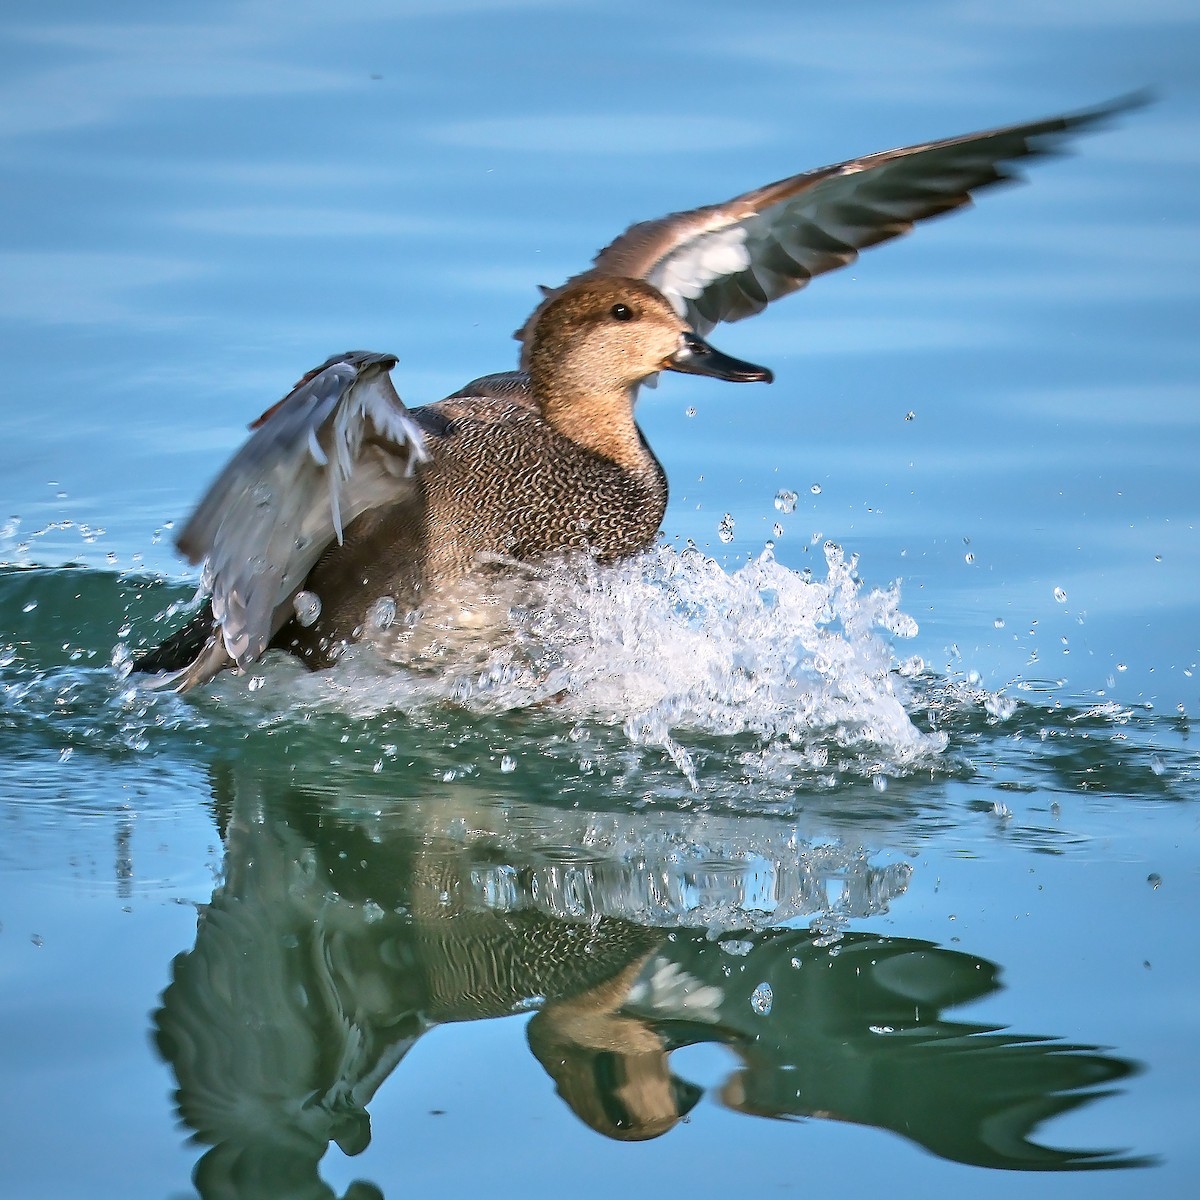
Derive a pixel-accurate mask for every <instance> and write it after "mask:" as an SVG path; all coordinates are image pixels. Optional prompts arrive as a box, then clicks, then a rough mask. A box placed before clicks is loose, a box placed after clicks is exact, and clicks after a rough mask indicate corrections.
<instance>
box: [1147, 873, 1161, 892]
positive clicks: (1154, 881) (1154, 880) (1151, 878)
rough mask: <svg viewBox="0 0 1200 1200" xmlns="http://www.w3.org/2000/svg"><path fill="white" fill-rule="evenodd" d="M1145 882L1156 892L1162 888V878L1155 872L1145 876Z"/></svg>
mask: <svg viewBox="0 0 1200 1200" xmlns="http://www.w3.org/2000/svg"><path fill="white" fill-rule="evenodd" d="M1146 882H1147V883H1148V884H1149V885H1150V886H1151V887H1152V888H1153V889H1154V890H1155V891H1156V892H1157V891H1158V889H1159V888H1160V887H1162V876H1161V875H1160V874H1159V873H1158V872H1157V871H1151V872H1150V874H1149V875H1147V876H1146Z"/></svg>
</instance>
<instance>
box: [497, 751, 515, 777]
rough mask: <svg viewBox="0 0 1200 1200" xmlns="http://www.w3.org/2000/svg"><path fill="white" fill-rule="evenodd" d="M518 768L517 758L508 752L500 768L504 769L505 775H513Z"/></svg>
mask: <svg viewBox="0 0 1200 1200" xmlns="http://www.w3.org/2000/svg"><path fill="white" fill-rule="evenodd" d="M516 769H517V760H516V759H515V758H513V757H512V755H510V754H506V755H505V756H504V757H503V758H502V759H501V760H500V770H501V771H503V772H504V774H505V775H511V774H512V773H513V771H515V770H516Z"/></svg>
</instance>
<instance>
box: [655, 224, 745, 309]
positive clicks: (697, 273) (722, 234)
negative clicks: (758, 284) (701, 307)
mask: <svg viewBox="0 0 1200 1200" xmlns="http://www.w3.org/2000/svg"><path fill="white" fill-rule="evenodd" d="M749 265H750V251H749V250H748V249H747V247H746V229H745V227H744V226H743V225H732V226H729V227H728V228H725V229H718V230H713V231H711V232H708V233H702V234H700V235H698V236H697V237H694V238H692V239H691V240H690V241H688V242H687V243H686V244H685V245H683V246H681V247H680V248H679V249H678V250H676V251H675V252H674V253H673V254H668V255H667V256H665V257H664V258H662V259H660V260H659V262H658V263H657V264H656V265H655V267H654V269H653V270H652V271H650V273H649V274H648V275H647V276H646V281H647V282H648V283H650V284H653V286H654V287H656V288H658V290H659V291H660V292H662V294H663V295H664V296H666V298H667V299H668V300H669V301H670V302H671V307H672V308H674V309H675V311H676V312H677V313H678V314H679V315H680V316H681V317H686V316H687V315H688V305H687V303H686V302H687V301H688V300H695V299H696V297H697V296H699V295H701V293H703V291H704V290H705V288H707V287H708V285H709V284H710V283H712V282H713V280H714V279H721V278H723V277H724V276H726V275H736V274H738V272H740V271H744V270H745V269H746V268H747V267H748V266H749Z"/></svg>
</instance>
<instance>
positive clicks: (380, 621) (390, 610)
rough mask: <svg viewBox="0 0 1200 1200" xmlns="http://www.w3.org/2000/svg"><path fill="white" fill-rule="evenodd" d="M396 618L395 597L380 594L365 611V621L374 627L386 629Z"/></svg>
mask: <svg viewBox="0 0 1200 1200" xmlns="http://www.w3.org/2000/svg"><path fill="white" fill-rule="evenodd" d="M395 620H396V598H395V597H394V596H380V597H379V599H378V600H376V601H375V603H374V604H372V605H371V607H370V609H369V610H368V612H367V623H368V624H369V625H370V626H371V627H372V628H374V629H387V628H389V627H390V626H391V625H392V624H393V623H394V622H395Z"/></svg>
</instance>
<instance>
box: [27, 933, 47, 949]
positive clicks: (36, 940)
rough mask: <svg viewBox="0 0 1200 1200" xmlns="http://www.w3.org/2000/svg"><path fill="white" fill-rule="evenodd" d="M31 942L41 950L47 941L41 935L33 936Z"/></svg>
mask: <svg viewBox="0 0 1200 1200" xmlns="http://www.w3.org/2000/svg"><path fill="white" fill-rule="evenodd" d="M29 940H30V941H31V942H32V943H33V944H34V945H35V946H36V947H37V948H38V949H39V950H40V949H41V948H42V947H43V946H44V945H45V944H46V939H45V938H44V937H42V935H41V934H40V933H35V934H31V935H30V938H29Z"/></svg>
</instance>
